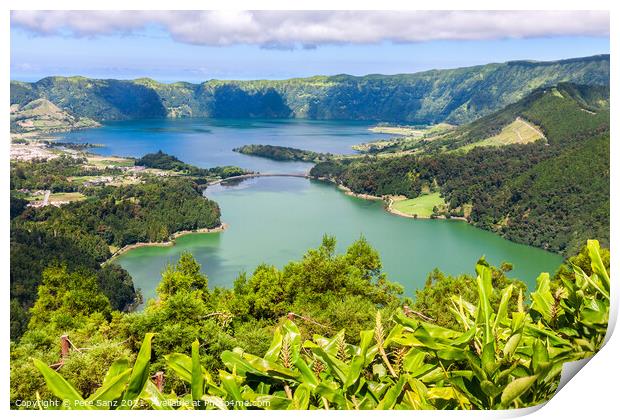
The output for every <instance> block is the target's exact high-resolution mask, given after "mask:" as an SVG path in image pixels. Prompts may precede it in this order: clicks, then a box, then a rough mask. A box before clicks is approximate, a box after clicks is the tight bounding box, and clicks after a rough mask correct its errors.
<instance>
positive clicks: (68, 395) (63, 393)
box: [32, 359, 93, 410]
mask: <svg viewBox="0 0 620 420" xmlns="http://www.w3.org/2000/svg"><path fill="white" fill-rule="evenodd" d="M32 360H33V362H34V365H35V366H36V368H37V369H38V370H39V372H41V374H42V375H43V378H44V379H45V383H46V385H47V388H48V389H49V390H50V391H51V392H52V394H54V395H55V396H57V397H58V398H60V399H61V400H62V401H63V407H65V408H69V409H73V410H90V409H92V408H93V407H92V406H91V404H89V403H87V402H86V401H84V398H82V396H81V395H80V393H79V392H78V391H77V390H76V389H75V388H73V386H72V385H71V384H70V383H69V382H67V380H66V379H65V378H63V377H62V375H61V374H59V373H58V372H56V371H55V370H54V369H52V368H50V367H49V366H47V364H46V363H44V362H42V361H41V360H39V359H32Z"/></svg>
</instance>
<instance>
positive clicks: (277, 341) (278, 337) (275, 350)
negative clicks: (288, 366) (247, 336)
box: [264, 327, 282, 363]
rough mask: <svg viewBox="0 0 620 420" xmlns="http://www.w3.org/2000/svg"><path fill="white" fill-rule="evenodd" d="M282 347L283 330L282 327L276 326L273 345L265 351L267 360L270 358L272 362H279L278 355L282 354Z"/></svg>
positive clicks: (272, 340)
mask: <svg viewBox="0 0 620 420" xmlns="http://www.w3.org/2000/svg"><path fill="white" fill-rule="evenodd" d="M281 349H282V331H281V328H280V327H278V328H276V330H275V332H274V333H273V338H272V339H271V345H270V346H269V350H267V353H265V357H264V359H265V360H269V361H270V362H273V363H275V362H277V361H278V357H279V356H280V350H281Z"/></svg>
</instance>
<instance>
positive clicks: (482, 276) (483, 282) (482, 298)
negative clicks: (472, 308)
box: [476, 264, 495, 344]
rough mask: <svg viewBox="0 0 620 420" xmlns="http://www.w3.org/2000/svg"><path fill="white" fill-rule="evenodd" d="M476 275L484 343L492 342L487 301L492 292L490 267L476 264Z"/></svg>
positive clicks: (493, 337)
mask: <svg viewBox="0 0 620 420" xmlns="http://www.w3.org/2000/svg"><path fill="white" fill-rule="evenodd" d="M476 270H477V271H478V276H477V277H476V284H477V286H478V305H479V310H480V312H479V316H480V317H481V320H480V321H481V322H482V324H483V325H484V344H489V343H494V342H495V336H494V335H493V331H492V329H491V314H492V312H493V310H492V309H491V304H490V303H489V297H490V296H491V293H492V292H493V285H492V283H491V269H490V268H489V267H487V266H484V265H481V264H478V265H477V266H476Z"/></svg>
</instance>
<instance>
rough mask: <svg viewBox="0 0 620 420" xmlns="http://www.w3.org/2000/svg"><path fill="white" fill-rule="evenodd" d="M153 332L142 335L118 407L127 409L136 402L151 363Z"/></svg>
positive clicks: (146, 378)
mask: <svg viewBox="0 0 620 420" xmlns="http://www.w3.org/2000/svg"><path fill="white" fill-rule="evenodd" d="M154 335H155V334H153V333H147V334H146V335H145V336H144V341H142V345H141V346H140V351H139V352H138V357H136V362H135V363H134V365H133V369H132V370H131V376H130V377H129V384H128V385H127V390H126V391H125V394H124V395H123V401H124V403H123V404H122V405H121V407H120V408H122V409H128V408H131V407H132V406H133V405H134V404H136V403H137V401H138V400H137V398H138V396H139V395H140V394H141V393H142V389H143V388H144V385H145V384H146V382H147V381H148V378H149V366H150V363H151V340H152V339H153V336H154Z"/></svg>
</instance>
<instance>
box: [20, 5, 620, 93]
mask: <svg viewBox="0 0 620 420" xmlns="http://www.w3.org/2000/svg"><path fill="white" fill-rule="evenodd" d="M515 21H519V22H520V24H519V25H514V22H515ZM609 45H610V42H609V14H608V13H607V12H589V11H564V12H549V11H516V12H515V11H492V12H491V11H479V12H464V11H454V12H446V11H435V12H433V11H427V12H416V11H404V12H403V11H401V12H361V11H356V12H346V11H344V12H334V11H330V12H328V11H312V12H304V11H294V12H293V11H276V12H266V11H261V12H213V11H200V12H181V11H175V12H146V11H115V12H113V11H14V12H12V13H11V79H13V80H23V81H35V80H39V79H41V78H43V77H46V76H51V75H57V76H74V75H81V76H86V77H96V78H117V79H135V78H139V77H150V78H153V79H155V80H158V81H162V82H173V81H189V82H200V81H204V80H209V79H241V80H244V79H286V78H292V77H308V76H313V75H334V74H342V73H346V74H351V75H356V76H361V75H366V74H377V73H378V74H397V73H415V72H419V71H424V70H431V69H445V68H455V67H465V66H471V65H478V64H487V63H497V62H505V61H511V60H537V61H550V60H558V59H565V58H573V57H584V56H590V55H596V54H608V53H609V51H610V46H609Z"/></svg>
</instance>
